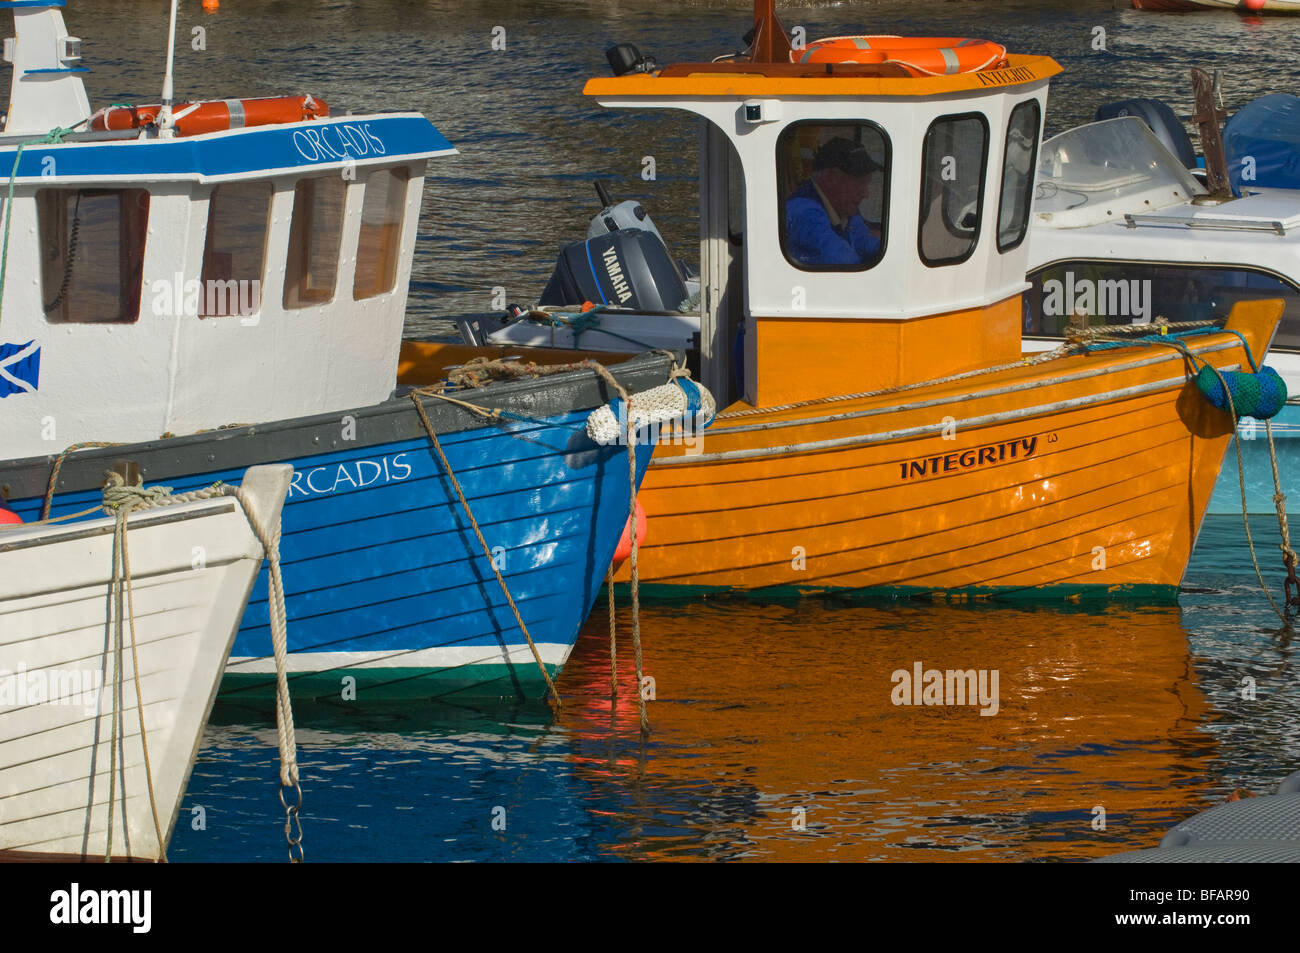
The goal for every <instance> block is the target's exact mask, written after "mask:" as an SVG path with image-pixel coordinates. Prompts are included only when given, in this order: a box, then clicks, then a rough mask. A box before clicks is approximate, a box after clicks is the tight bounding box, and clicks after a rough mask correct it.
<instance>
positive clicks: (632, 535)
mask: <svg viewBox="0 0 1300 953" xmlns="http://www.w3.org/2000/svg"><path fill="white" fill-rule="evenodd" d="M590 363H591V364H592V370H594V371H595V372H596V373H597V374H598V375H600V377H601V378H602V379H603V380H604V381H605V382H606V383H608V384H609V386H610V387H612V388H614V391H615V392H616V393H617V394H618V396H619V397H620V398H622V400H623V406H624V407H625V408H629V410H628V413H627V429H626V431H625V434H624V436H625V439H626V440H627V481H628V498H627V526H628V538H629V540H630V541H631V544H632V555H631V557H630V561H631V564H632V658H633V660H634V662H635V671H636V698H637V711H638V713H639V714H640V716H641V733H642V734H643V735H644V734H648V733H649V731H650V716H649V713H648V712H647V711H646V704H645V690H644V688H643V686H642V681H643V679H644V678H645V676H644V674H643V667H642V659H641V593H640V581H641V580H640V571H639V570H638V568H637V553H638V551H639V550H640V548H641V547H640V546H638V545H637V541H636V439H635V435H636V418H635V415H633V414H632V412H631V410H630V408H631V402H632V398H631V397H630V396H629V395H628V392H627V390H626V388H624V387H623V385H622V384H620V383H619V382H618V380H617V379H616V378H615V377H614V375H613V374H611V373H610V371H609V368H607V367H605V366H604V365H603V364H600V363H599V362H596V361H591V362H590ZM678 371H681V368H679V367H677V366H676V358H675V357H674V366H673V374H672V377H673V378H676V377H679V376H682V375H681V374H679V373H678ZM613 580H614V574H613V569H612V567H611V569H610V572H609V581H610V587H609V598H610V668H611V673H610V678H611V680H613V679H614V678H616V677H617V673H616V672H615V671H614V670H613V666H614V663H615V661H616V660H617V655H616V654H615V628H614V587H613ZM615 695H616V690H615V692H614V693H612V694H611V696H610V700H611V702H612V701H613V699H614V697H615Z"/></svg>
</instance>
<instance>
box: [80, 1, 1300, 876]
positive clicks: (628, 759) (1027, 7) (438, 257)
mask: <svg viewBox="0 0 1300 953" xmlns="http://www.w3.org/2000/svg"><path fill="white" fill-rule="evenodd" d="M747 6H748V5H747V4H745V3H743V2H733V3H726V4H718V3H707V4H705V3H700V4H692V3H680V4H674V3H663V2H650V0H632V2H618V0H615V2H599V3H598V2H582V0H575V2H564V3H560V2H549V0H543V2H530V3H525V2H522V0H501V2H487V3H481V4H474V5H472V6H470V7H468V8H466V7H463V6H462V5H460V4H457V3H454V2H450V0H419V2H417V0H333V2H331V0H322V2H311V3H309V2H306V0H269V2H255V0H225V2H223V3H222V4H221V8H220V11H219V12H218V13H216V14H215V15H211V16H208V15H202V14H199V13H198V12H197V10H195V9H189V10H187V11H186V13H185V16H184V17H183V18H182V24H181V29H180V35H181V36H182V37H185V36H187V35H189V36H191V37H193V39H194V40H195V42H196V43H197V41H198V40H199V38H200V35H196V34H193V32H192V31H193V29H194V28H195V27H202V28H203V30H204V31H206V32H205V33H203V34H202V35H201V36H202V40H203V43H202V45H203V46H204V47H205V48H204V49H201V50H196V49H193V48H191V49H189V50H188V51H185V52H183V53H182V54H181V55H179V56H178V62H177V93H178V98H184V97H186V96H187V95H194V96H204V97H221V96H234V95H238V96H259V95H279V94H284V93H303V92H311V93H313V94H315V95H318V96H321V97H323V98H324V99H325V100H326V101H328V102H329V103H330V104H331V105H332V106H334V107H335V109H336V110H338V111H344V110H347V109H351V110H354V111H357V112H360V111H363V110H378V109H415V110H419V111H422V112H424V113H425V114H426V115H428V116H429V117H430V118H431V119H432V120H433V121H434V122H435V123H436V124H437V125H438V127H439V129H440V130H441V131H442V132H443V133H444V134H445V135H446V136H447V137H448V138H449V139H450V140H451V141H452V142H453V143H454V144H455V145H457V147H458V148H459V149H460V150H461V152H462V155H461V156H460V157H457V158H455V159H452V160H448V161H445V162H441V163H437V164H435V165H434V166H433V168H432V170H431V175H430V178H429V180H428V183H427V185H426V193H425V202H424V208H423V212H422V218H421V228H420V236H419V240H420V244H419V247H418V248H417V252H416V261H415V276H414V279H413V281H412V288H411V299H410V307H409V312H408V319H407V333H408V335H409V336H411V337H427V336H436V335H445V334H447V333H448V329H449V325H448V323H447V319H448V318H449V317H450V316H452V315H455V314H461V313H481V312H484V311H490V310H492V309H493V307H492V305H493V297H494V294H495V289H497V288H502V289H504V293H505V296H506V297H507V298H508V300H511V301H523V302H526V301H529V300H532V298H533V297H535V296H536V294H537V293H538V292H539V291H540V289H541V287H542V285H543V284H544V282H545V280H546V277H547V276H548V275H549V273H550V270H551V268H552V266H553V264H554V260H555V256H556V254H557V253H558V250H559V248H560V246H561V245H562V244H564V243H565V242H567V241H571V240H573V239H575V238H577V237H579V236H580V235H581V234H582V232H584V231H585V223H586V220H587V218H588V217H589V215H590V214H591V213H592V212H593V211H595V209H596V199H595V195H594V192H593V191H592V190H591V186H590V182H591V181H592V179H594V178H603V179H605V180H606V181H608V182H609V184H610V186H611V189H612V190H613V191H614V192H615V193H616V194H617V195H618V196H619V197H627V198H637V199H640V200H641V201H642V202H644V203H645V204H646V206H647V207H648V208H649V209H650V211H651V212H652V214H653V215H654V217H655V219H656V221H657V223H658V225H659V227H660V229H661V230H662V231H663V232H664V234H665V236H666V237H667V238H668V239H669V241H670V243H671V244H672V245H673V246H674V251H675V252H676V253H677V254H679V255H687V254H690V253H691V250H692V247H693V236H694V234H695V226H694V221H695V216H696V210H697V204H698V196H697V191H696V184H695V182H696V180H695V172H696V170H695V158H694V157H695V142H696V126H695V123H694V121H693V120H692V119H690V118H687V117H685V116H678V115H673V114H672V113H667V112H665V113H655V112H651V111H647V112H641V113H633V112H626V113H625V112H622V111H619V112H614V111H604V110H601V108H600V107H598V106H596V105H595V104H594V103H591V102H589V101H587V100H584V98H583V97H582V96H581V87H582V83H583V81H584V79H585V78H586V77H587V76H589V75H600V74H603V73H604V72H605V71H606V65H605V61H604V55H603V51H604V50H605V48H606V47H608V46H609V45H610V44H612V43H613V42H617V41H631V42H634V43H636V44H637V45H638V46H639V47H640V48H641V49H642V50H643V51H644V52H648V53H652V54H654V55H656V56H657V57H659V58H660V60H661V61H667V60H672V59H678V60H680V59H694V58H711V57H712V56H715V55H717V54H719V53H722V52H727V51H731V50H734V49H737V48H738V47H739V46H740V45H741V44H740V39H739V36H740V34H741V33H743V32H744V30H745V29H746V19H747ZM186 7H191V8H193V7H197V5H196V4H187V5H186ZM91 9H93V11H94V12H93V14H91V13H88V12H87V11H88V10H91ZM781 12H782V15H783V19H784V21H785V23H786V25H787V27H793V26H795V25H801V26H803V27H804V28H805V30H806V32H807V35H808V36H809V37H810V38H812V37H818V36H826V35H839V34H844V33H902V34H914V35H941V36H983V37H989V38H993V39H997V40H999V41H1001V42H1005V43H1006V44H1007V45H1008V46H1009V47H1010V48H1011V49H1013V50H1017V51H1026V52H1040V53H1046V54H1050V55H1052V56H1053V57H1055V58H1056V59H1057V60H1058V61H1059V62H1060V63H1061V64H1062V65H1063V66H1064V67H1065V68H1066V71H1065V73H1064V74H1063V75H1062V76H1061V77H1059V78H1058V79H1056V80H1055V81H1054V82H1053V86H1052V93H1051V96H1050V99H1049V110H1048V118H1047V125H1048V130H1047V131H1048V134H1049V135H1050V134H1051V133H1053V132H1056V131H1060V130H1061V129H1064V128H1066V127H1068V126H1070V125H1072V124H1074V123H1077V122H1081V121H1086V120H1087V119H1089V118H1091V116H1092V113H1093V112H1094V110H1095V109H1096V107H1097V106H1098V105H1100V104H1101V103H1103V102H1107V101H1110V100H1114V99H1119V98H1126V97H1130V96H1158V97H1161V98H1163V99H1165V100H1166V101H1168V102H1170V103H1171V104H1173V105H1174V106H1175V108H1176V109H1177V110H1178V111H1180V112H1182V113H1186V112H1188V111H1190V94H1189V91H1188V85H1187V82H1186V70H1187V67H1188V66H1190V65H1200V66H1203V67H1205V68H1207V69H1211V70H1213V69H1218V70H1220V71H1221V72H1222V81H1223V89H1224V95H1225V101H1226V105H1227V106H1228V107H1229V108H1232V107H1235V106H1237V105H1240V104H1242V103H1244V102H1246V101H1248V100H1250V99H1252V98H1254V97H1255V96H1257V95H1260V94H1262V93H1265V92H1271V91H1277V90H1290V91H1294V90H1295V89H1296V87H1297V85H1300V84H1297V81H1296V80H1297V68H1296V66H1295V61H1294V55H1293V51H1294V49H1295V48H1296V41H1297V34H1298V33H1300V24H1297V23H1294V22H1292V21H1291V20H1286V19H1266V18H1253V17H1238V16H1235V15H1224V16H1219V15H1213V14H1211V15H1197V16H1157V15H1151V14H1143V13H1139V12H1135V11H1132V10H1128V9H1113V8H1112V5H1111V3H1109V2H1107V0H1102V2H1088V3H1079V4H1072V5H1069V7H1068V8H1064V9H1063V8H1062V5H1060V4H1058V3H1055V2H1022V0H988V2H968V3H947V2H906V3H904V2H879V3H843V4H833V5H812V6H804V5H798V4H783V5H782V6H781ZM67 18H68V23H69V27H70V28H71V29H72V30H73V32H80V33H82V34H84V35H85V36H86V37H87V40H86V44H85V51H84V52H85V56H86V60H87V62H88V63H89V64H91V65H93V67H94V70H95V72H94V73H92V74H91V75H90V76H89V77H87V85H88V87H89V88H90V89H91V90H92V95H93V98H94V102H95V104H96V105H100V104H103V103H105V102H108V101H152V100H153V99H155V98H156V93H154V92H152V91H154V90H156V88H157V86H158V81H159V76H160V75H161V65H162V63H161V52H160V51H161V49H162V39H163V37H164V36H165V28H166V25H165V20H164V19H163V18H162V17H160V16H159V14H158V5H157V4H155V3H150V2H145V0H119V2H118V3H115V4H113V5H102V6H101V5H95V6H94V7H93V8H92V7H91V5H89V4H75V5H73V6H72V8H71V9H69V10H68V11H67ZM495 27H503V28H504V40H505V49H504V50H493V49H492V40H493V34H494V28H495ZM1099 31H1100V32H1099ZM191 46H193V44H191ZM1099 47H1100V48H1099ZM183 48H184V44H182V49H183ZM647 157H650V158H651V159H652V160H653V167H654V172H655V176H654V178H653V180H649V179H645V178H643V177H642V172H643V170H645V169H647V168H648V166H647V163H646V161H645V160H646V158H647ZM1252 526H1253V527H1254V529H1255V532H1256V540H1257V541H1258V549H1259V554H1260V558H1261V560H1262V561H1263V564H1264V566H1265V573H1266V579H1267V581H1268V582H1269V583H1270V584H1271V585H1272V586H1273V591H1274V592H1275V594H1276V593H1277V592H1278V591H1279V590H1280V581H1281V570H1280V560H1279V558H1278V555H1277V548H1276V527H1275V525H1272V526H1271V525H1270V522H1269V521H1268V520H1263V519H1260V520H1256V521H1254V522H1253V523H1252ZM621 608H622V611H623V618H624V622H626V606H625V605H624V606H622V607H621ZM641 628H642V631H643V633H644V637H645V643H646V673H647V674H648V675H650V676H652V677H653V679H654V694H655V698H654V700H653V701H651V702H650V703H649V706H650V719H651V723H652V726H653V730H652V732H651V734H650V735H649V737H648V738H647V739H645V740H643V739H642V738H641V736H640V734H639V732H638V730H637V717H636V705H635V689H636V686H635V685H634V684H633V676H632V672H631V667H630V661H631V658H630V656H631V652H630V644H629V643H628V641H627V639H626V638H625V639H624V641H623V642H622V643H621V645H620V656H619V659H620V666H619V681H620V692H619V699H618V702H617V704H616V706H615V707H614V710H613V711H612V712H611V707H610V701H609V697H608V696H609V661H608V630H607V622H606V619H605V614H604V606H603V604H598V605H597V607H596V610H595V612H594V614H593V616H592V618H591V619H590V620H589V622H588V625H587V627H586V630H585V632H584V634H583V636H582V638H581V640H580V641H579V643H578V646H577V648H576V650H575V653H574V656H573V658H572V659H571V661H570V663H569V665H568V667H567V668H566V670H565V672H564V674H563V676H562V677H561V679H560V682H559V688H560V691H561V693H562V694H563V696H564V699H565V704H564V708H563V710H562V712H561V713H560V714H559V715H558V716H557V715H554V714H552V713H551V711H550V710H549V709H548V708H547V707H546V706H545V705H544V704H532V705H513V704H501V705H487V706H481V707H466V706H464V705H454V706H453V705H450V704H446V703H438V702H435V701H420V702H405V703H403V704H401V705H400V706H399V705H383V704H377V703H372V702H370V701H368V700H367V699H366V698H365V697H364V695H363V696H361V697H359V698H357V699H355V700H344V698H343V692H342V691H340V697H339V698H337V699H321V700H317V701H315V702H310V703H307V702H303V703H300V704H299V706H298V723H299V736H298V738H299V743H300V747H301V754H300V759H301V762H302V772H303V788H304V791H305V798H306V800H305V804H304V827H305V831H306V840H305V842H304V843H305V846H306V849H307V856H308V858H309V859H311V860H345V861H394V860H502V859H505V860H566V859H578V860H604V859H629V860H631V859H661V858H681V859H715V858H716V859H777V860H854V861H857V860H872V859H883V860H892V861H910V860H925V861H935V860H962V861H968V860H996V861H1007V860H1081V859H1088V858H1092V857H1096V856H1100V855H1103V854H1106V853H1111V852H1114V851H1118V850H1127V849H1135V848H1141V847H1149V846H1154V845H1155V843H1156V842H1157V841H1158V840H1159V837H1160V836H1161V835H1162V834H1163V833H1164V832H1165V831H1166V830H1167V829H1168V828H1169V827H1171V826H1172V825H1173V824H1175V823H1176V822H1177V821H1179V820H1181V819H1182V818H1184V817H1187V816H1189V815H1190V814H1192V813H1194V812H1196V811H1198V810H1202V809H1204V808H1206V807H1209V806H1211V805H1213V804H1215V803H1218V802H1220V801H1222V800H1223V798H1224V797H1226V796H1227V795H1228V794H1230V793H1231V792H1233V791H1235V790H1238V789H1246V790H1253V791H1256V792H1260V793H1266V792H1268V791H1270V790H1271V789H1272V787H1273V785H1275V784H1276V782H1277V781H1279V780H1280V779H1281V777H1282V776H1283V775H1285V774H1286V773H1289V771H1290V770H1294V769H1295V768H1296V767H1298V766H1300V730H1298V729H1297V725H1296V721H1297V719H1296V712H1297V711H1300V681H1298V676H1300V669H1298V667H1297V663H1296V660H1295V658H1294V650H1293V644H1292V639H1291V637H1290V635H1289V634H1286V633H1283V632H1279V626H1278V623H1277V620H1276V617H1275V616H1273V614H1272V612H1271V610H1270V609H1269V607H1268V604H1267V602H1266V601H1265V600H1264V598H1263V596H1262V595H1261V594H1260V592H1259V591H1258V586H1257V584H1256V583H1255V580H1254V574H1253V571H1252V570H1251V569H1250V558H1249V553H1248V552H1247V551H1246V549H1245V547H1244V534H1243V532H1242V528H1241V524H1240V520H1233V519H1232V518H1228V517H1215V518H1212V519H1211V520H1209V521H1208V522H1207V525H1206V527H1205V529H1204V531H1203V533H1202V538H1201V540H1200V543H1199V545H1198V548H1197V551H1196V554H1195V556H1194V558H1193V562H1192V566H1191V568H1190V570H1189V572H1188V576H1187V579H1186V585H1185V591H1184V593H1183V595H1182V597H1181V599H1180V602H1179V605H1177V606H1165V607H1156V608H1134V607H1110V608H1105V609H1097V608H1088V607H1076V606H1070V607H1061V606H1055V605H1054V606H1033V607H1001V606H989V605H972V606H954V605H945V604H930V603H917V602H909V603H902V604H896V605H887V606H880V605H867V604H856V603H852V602H848V601H843V600H832V599H826V598H817V599H814V598H808V599H803V600H798V601H791V602H769V601H763V600H761V599H715V600H710V601H707V602H700V603H695V604H681V605H663V604H660V605H647V606H645V607H644V608H643V612H642V618H641ZM624 635H625V636H626V628H625V629H624ZM918 665H919V666H920V670H921V671H922V672H924V671H926V670H929V669H938V670H950V669H953V670H956V669H960V670H968V669H969V670H977V671H979V672H981V673H984V674H985V675H986V676H987V677H988V679H987V680H986V684H987V685H988V687H990V688H991V687H992V683H991V678H992V676H993V673H996V676H997V693H996V694H997V710H996V714H993V713H992V712H991V708H992V706H991V704H985V705H983V706H981V705H972V704H965V705H927V704H919V705H918V704H898V703H896V702H899V701H901V700H905V699H906V698H907V695H906V694H905V693H902V694H900V692H899V691H898V689H899V685H900V684H901V682H902V679H901V678H900V677H898V676H897V673H900V672H901V673H904V674H905V675H910V674H911V673H912V672H914V671H916V666H918ZM912 698H913V700H915V698H916V696H912ZM981 707H983V708H984V710H985V711H989V712H990V713H989V714H987V715H985V714H981ZM271 714H272V709H271V705H270V703H269V702H268V703H262V702H254V701H250V700H246V699H243V698H241V697H238V696H234V695H223V696H221V697H220V698H219V699H218V704H217V707H216V709H215V711H214V714H213V721H212V725H211V727H210V728H209V730H208V733H207V735H206V736H205V740H204V744H203V747H202V749H201V750H200V752H199V759H198V763H197V764H196V766H195V768H194V773H193V776H192V778H191V781H190V786H189V790H188V792H187V795H186V798H185V801H184V804H183V807H182V811H181V815H180V818H179V819H178V822H177V830H176V833H175V836H174V838H173V840H172V846H171V853H170V856H171V858H172V859H173V860H176V861H218V860H220V861H226V860H230V861H233V860H264V861H280V860H283V859H284V854H285V849H284V843H283V837H282V834H281V828H282V826H283V819H282V818H283V815H282V811H281V808H280V805H279V802H278V800H277V798H276V793H275V780H274V779H275V730H274V725H273V722H272V718H271Z"/></svg>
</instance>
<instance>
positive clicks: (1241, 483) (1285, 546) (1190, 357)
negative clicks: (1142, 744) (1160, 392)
mask: <svg viewBox="0 0 1300 953" xmlns="http://www.w3.org/2000/svg"><path fill="white" fill-rule="evenodd" d="M1225 333H1227V334H1236V335H1237V337H1238V338H1239V339H1240V340H1241V346H1242V349H1243V350H1244V351H1245V352H1246V360H1247V361H1248V362H1249V363H1250V366H1251V367H1253V368H1258V364H1256V362H1255V356H1254V355H1253V354H1251V352H1250V345H1249V344H1248V343H1247V342H1246V339H1245V338H1244V337H1242V335H1241V333H1240V332H1237V331H1226V330H1225ZM1099 340H1102V341H1109V340H1110V339H1109V338H1106V337H1101V336H1099ZM1125 343H1129V342H1125ZM1131 343H1133V344H1143V345H1152V346H1156V347H1159V346H1165V347H1171V348H1173V349H1174V350H1175V351H1178V352H1179V353H1180V354H1182V355H1183V357H1184V358H1185V359H1186V360H1187V361H1188V362H1189V363H1190V364H1191V365H1192V367H1198V364H1197V360H1198V358H1197V356H1196V354H1195V353H1193V352H1192V349H1191V348H1189V347H1188V346H1187V344H1186V343H1185V342H1184V341H1182V340H1181V339H1179V338H1177V337H1148V338H1142V339H1140V340H1137V341H1133V342H1131ZM1199 366H1200V367H1208V368H1209V369H1210V370H1211V371H1213V372H1214V376H1215V377H1217V378H1218V380H1219V385H1220V386H1221V387H1222V388H1223V392H1224V394H1225V395H1226V396H1227V401H1228V415H1229V416H1230V417H1231V419H1232V445H1233V447H1234V449H1235V450H1236V453H1237V486H1238V489H1239V491H1240V493H1241V523H1242V526H1243V527H1244V528H1245V530H1246V546H1247V547H1248V549H1249V551H1250V562H1251V565H1253V566H1254V567H1255V578H1256V579H1258V580H1259V588H1260V591H1261V592H1263V593H1264V598H1265V599H1267V600H1268V604H1269V606H1270V607H1272V609H1273V612H1274V613H1275V614H1276V615H1277V617H1278V618H1279V619H1281V620H1282V624H1283V625H1284V626H1287V627H1288V628H1289V627H1290V626H1291V620H1290V619H1289V618H1288V617H1287V615H1286V613H1285V612H1283V611H1282V610H1280V609H1278V607H1277V602H1275V601H1274V599H1273V594H1272V593H1270V592H1269V591H1268V584H1267V583H1265V582H1264V573H1263V571H1262V570H1261V569H1260V568H1259V557H1258V556H1257V555H1256V553H1255V540H1254V537H1253V536H1252V535H1251V532H1250V512H1249V507H1248V506H1247V503H1246V467H1245V463H1244V462H1243V460H1242V456H1241V435H1240V434H1239V433H1238V432H1237V419H1238V418H1237V405H1236V401H1235V400H1234V399H1233V396H1232V388H1230V387H1229V386H1228V381H1227V378H1225V377H1224V376H1223V372H1222V371H1220V370H1219V369H1218V368H1217V367H1215V366H1214V365H1213V364H1211V363H1210V362H1209V361H1208V360H1204V359H1202V360H1201V363H1200V365H1199ZM1264 424H1265V427H1266V428H1267V429H1268V433H1269V442H1268V452H1269V456H1270V457H1271V458H1272V461H1273V479H1274V488H1275V490H1276V492H1275V494H1274V497H1273V501H1274V505H1275V506H1276V507H1277V509H1278V529H1279V531H1280V532H1281V534H1282V553H1283V562H1284V563H1285V564H1286V566H1287V572H1288V580H1287V582H1288V584H1289V583H1290V581H1291V580H1292V579H1294V578H1295V552H1294V551H1293V550H1292V549H1291V539H1290V531H1289V529H1288V527H1287V523H1286V508H1285V503H1286V497H1285V496H1284V495H1283V494H1282V487H1281V483H1280V478H1279V477H1278V472H1277V450H1276V448H1275V447H1274V446H1273V440H1272V428H1271V427H1269V426H1268V421H1267V420H1265V421H1264ZM1279 497H1280V498H1281V500H1280V502H1279ZM1288 553H1289V554H1290V561H1289V562H1288V558H1287V554H1288Z"/></svg>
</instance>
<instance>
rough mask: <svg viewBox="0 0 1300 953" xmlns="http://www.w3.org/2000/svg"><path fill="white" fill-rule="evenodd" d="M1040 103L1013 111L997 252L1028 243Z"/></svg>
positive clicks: (1029, 102) (1032, 101) (1027, 103)
mask: <svg viewBox="0 0 1300 953" xmlns="http://www.w3.org/2000/svg"><path fill="white" fill-rule="evenodd" d="M1041 122H1042V113H1041V112H1040V110H1039V108H1038V100H1036V99H1026V100H1025V101H1024V102H1023V103H1020V104H1019V105H1018V106H1016V108H1015V109H1013V110H1011V121H1010V122H1009V123H1008V124H1007V143H1006V150H1005V151H1004V152H1003V154H1002V196H1001V198H1000V199H999V202H998V251H999V252H1008V251H1011V249H1013V248H1016V247H1018V246H1019V245H1020V243H1021V242H1023V241H1024V240H1025V232H1026V231H1028V229H1029V209H1030V206H1031V205H1032V204H1033V199H1034V164H1035V162H1036V160H1037V158H1038V129H1039V126H1040V125H1041Z"/></svg>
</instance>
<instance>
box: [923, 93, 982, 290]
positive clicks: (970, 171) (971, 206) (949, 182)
mask: <svg viewBox="0 0 1300 953" xmlns="http://www.w3.org/2000/svg"><path fill="white" fill-rule="evenodd" d="M988 155H989V127H988V122H987V121H986V120H985V119H984V117H983V116H982V115H980V114H979V113H964V114H962V115H958V116H941V117H940V118H938V119H936V120H935V121H934V122H933V123H931V124H930V128H929V130H927V132H926V134H925V144H924V146H923V147H922V149H921V225H920V230H919V232H918V235H917V247H918V250H919V251H920V253H921V260H922V261H923V262H925V264H927V265H929V266H931V267H936V266H939V265H956V264H959V263H961V262H963V261H965V260H966V259H967V258H969V257H970V256H971V254H972V253H973V252H974V251H975V245H976V244H977V243H978V242H979V237H980V220H981V218H982V216H983V214H984V173H985V171H986V168H987V165H988Z"/></svg>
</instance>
